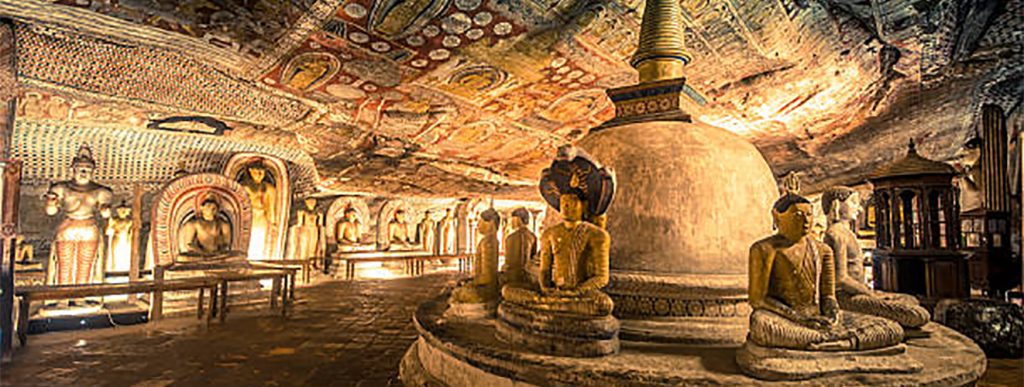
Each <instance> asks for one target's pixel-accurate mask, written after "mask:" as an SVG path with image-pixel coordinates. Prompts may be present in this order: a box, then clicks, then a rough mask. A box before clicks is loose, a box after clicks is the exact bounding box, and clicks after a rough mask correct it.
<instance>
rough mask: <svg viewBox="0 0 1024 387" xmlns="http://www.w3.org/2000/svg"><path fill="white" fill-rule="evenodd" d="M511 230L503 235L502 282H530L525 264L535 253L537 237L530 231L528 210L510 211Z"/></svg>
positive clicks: (527, 263) (528, 262)
mask: <svg viewBox="0 0 1024 387" xmlns="http://www.w3.org/2000/svg"><path fill="white" fill-rule="evenodd" d="M511 223H512V231H511V232H509V233H508V235H506V236H505V244H504V245H505V266H504V268H503V269H502V272H503V273H504V278H503V280H504V282H505V283H506V284H524V283H528V282H530V278H529V277H530V276H529V273H528V270H527V266H528V265H529V264H530V262H531V261H533V260H534V256H535V255H537V237H536V236H534V235H533V233H532V232H530V229H529V227H527V225H528V224H530V212H529V211H527V210H526V209H525V208H517V209H515V210H514V211H512V218H511Z"/></svg>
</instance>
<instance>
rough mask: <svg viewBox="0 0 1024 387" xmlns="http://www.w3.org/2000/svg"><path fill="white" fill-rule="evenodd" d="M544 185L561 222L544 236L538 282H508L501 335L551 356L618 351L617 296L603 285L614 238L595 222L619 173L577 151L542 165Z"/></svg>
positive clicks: (500, 312)
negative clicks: (615, 312)
mask: <svg viewBox="0 0 1024 387" xmlns="http://www.w3.org/2000/svg"><path fill="white" fill-rule="evenodd" d="M540 187H541V194H542V196H543V197H544V199H545V200H546V201H547V202H548V203H549V204H550V205H551V206H552V207H555V208H558V209H559V212H560V213H561V215H562V222H561V223H559V224H557V225H554V226H551V227H549V228H547V229H546V230H544V232H543V233H542V234H541V237H540V272H539V276H538V277H539V278H538V284H537V286H536V287H534V286H533V285H532V284H531V283H529V282H528V281H519V282H514V281H510V283H509V284H507V285H505V286H504V287H503V288H502V292H501V295H502V302H501V305H500V306H499V307H498V317H499V323H498V325H497V328H498V336H499V338H502V339H503V340H505V341H508V342H510V343H512V344H514V345H517V346H521V347H522V348H523V349H526V350H530V351H535V352H540V353H544V354H550V355H559V356H573V357H591V356H603V355H608V354H612V353H616V352H618V350H619V338H618V332H619V321H618V320H617V319H615V317H613V316H612V308H613V306H614V304H613V303H612V299H611V297H609V296H608V294H606V293H605V292H603V291H602V288H604V287H605V286H606V285H607V284H608V279H609V270H608V265H609V249H610V247H611V237H610V236H609V235H608V232H607V231H605V230H604V229H603V228H601V227H599V226H597V225H596V224H595V223H603V216H604V212H605V211H606V210H607V208H608V205H609V204H610V203H611V197H612V194H613V192H614V178H613V177H612V176H611V174H610V172H608V171H607V170H605V169H604V168H601V167H599V166H598V165H597V164H596V163H594V162H592V161H590V160H589V159H587V158H586V157H582V156H575V155H574V157H573V158H571V159H569V158H565V159H562V158H560V159H556V160H555V162H554V163H552V166H551V167H550V168H548V169H546V170H545V171H544V173H543V176H542V178H541V184H540ZM524 239H529V238H524ZM524 258H525V257H523V258H518V259H519V260H523V261H524V262H525V261H526V260H525V259H524ZM510 277H515V275H512V276H510Z"/></svg>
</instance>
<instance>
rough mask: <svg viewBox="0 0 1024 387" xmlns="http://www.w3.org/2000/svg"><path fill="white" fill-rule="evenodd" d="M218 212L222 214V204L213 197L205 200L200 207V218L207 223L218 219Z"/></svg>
mask: <svg viewBox="0 0 1024 387" xmlns="http://www.w3.org/2000/svg"><path fill="white" fill-rule="evenodd" d="M218 212H220V203H217V200H216V199H214V198H212V197H210V198H206V199H204V200H203V202H202V204H200V205H199V216H200V217H201V218H202V219H203V220H205V221H208V222H209V221H213V220H214V219H217V213H218Z"/></svg>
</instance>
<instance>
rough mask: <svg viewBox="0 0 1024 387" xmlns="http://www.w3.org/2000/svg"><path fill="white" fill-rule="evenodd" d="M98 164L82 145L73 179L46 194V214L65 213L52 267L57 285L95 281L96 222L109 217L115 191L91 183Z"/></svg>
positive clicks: (57, 238)
mask: <svg viewBox="0 0 1024 387" xmlns="http://www.w3.org/2000/svg"><path fill="white" fill-rule="evenodd" d="M95 170H96V162H95V161H94V160H93V158H92V151H91V150H90V149H89V147H88V146H85V145H82V146H81V147H80V148H79V149H78V154H77V155H76V156H75V157H74V159H73V160H72V161H71V173H72V178H71V180H68V181H62V182H57V183H54V184H53V185H51V186H50V189H49V190H48V191H47V192H46V194H45V195H44V200H45V208H46V214H47V215H51V216H53V215H57V214H58V213H59V212H61V211H63V212H64V219H63V220H61V222H60V224H59V225H58V226H57V234H56V236H55V239H54V243H53V249H52V250H53V253H51V254H52V255H53V256H54V259H52V260H51V263H52V265H51V266H50V267H49V270H50V273H51V274H50V276H51V278H53V282H55V283H56V284H58V285H80V284H87V283H91V282H95V281H96V280H98V278H93V269H94V266H95V264H96V261H97V260H98V258H99V255H98V253H99V247H100V236H101V235H102V234H101V233H100V228H99V225H98V223H97V221H96V217H97V215H99V217H101V218H109V217H110V203H111V202H112V201H113V197H114V195H113V191H111V190H110V188H107V187H105V186H102V185H99V184H97V183H95V182H94V181H93V180H92V177H93V172H94V171H95Z"/></svg>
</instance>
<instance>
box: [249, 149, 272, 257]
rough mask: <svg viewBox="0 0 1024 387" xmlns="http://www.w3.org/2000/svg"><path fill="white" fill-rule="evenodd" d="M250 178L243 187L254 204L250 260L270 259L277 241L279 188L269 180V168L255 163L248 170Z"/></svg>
mask: <svg viewBox="0 0 1024 387" xmlns="http://www.w3.org/2000/svg"><path fill="white" fill-rule="evenodd" d="M246 171H247V172H248V176H249V178H247V179H244V178H243V179H242V182H241V184H242V187H243V188H245V192H246V193H247V194H248V195H249V200H251V202H252V234H251V236H250V237H249V256H248V257H249V259H268V258H272V257H270V256H269V254H270V251H271V247H272V246H273V245H274V243H273V241H275V240H276V238H277V235H275V231H276V230H277V228H276V225H277V224H278V222H279V219H278V214H277V212H278V211H277V210H278V209H277V187H275V186H274V184H273V183H271V182H270V181H268V180H267V168H266V167H264V166H263V164H262V163H259V162H257V163H254V164H251V165H249V167H248V168H247V169H246Z"/></svg>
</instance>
